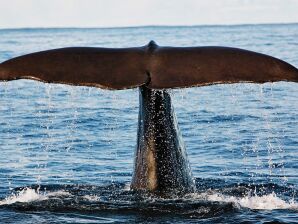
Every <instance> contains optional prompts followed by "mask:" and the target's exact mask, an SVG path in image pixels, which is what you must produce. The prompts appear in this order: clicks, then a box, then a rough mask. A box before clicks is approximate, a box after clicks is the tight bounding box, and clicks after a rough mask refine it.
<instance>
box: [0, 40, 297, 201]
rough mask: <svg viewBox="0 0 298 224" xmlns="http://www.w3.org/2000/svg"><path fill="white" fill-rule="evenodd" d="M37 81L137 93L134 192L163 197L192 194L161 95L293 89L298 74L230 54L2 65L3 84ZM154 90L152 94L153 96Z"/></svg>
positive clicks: (60, 52)
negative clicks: (203, 89) (233, 88)
mask: <svg viewBox="0 0 298 224" xmlns="http://www.w3.org/2000/svg"><path fill="white" fill-rule="evenodd" d="M15 79H34V80H39V81H42V82H49V83H63V84H69V85H85V86H95V87H100V88H106V89H115V90H116V89H127V88H135V87H140V113H139V127H138V140H137V149H136V157H135V170H134V175H133V179H132V183H131V187H132V189H135V190H145V191H149V192H153V193H156V194H159V193H160V194H162V195H166V194H168V193H170V194H180V193H187V192H192V191H194V189H195V186H194V183H193V180H192V176H191V172H190V169H189V164H188V160H187V156H186V152H185V148H184V146H183V142H182V139H181V136H180V133H179V129H178V125H177V122H176V119H175V114H174V111H173V107H172V105H171V98H170V95H169V94H168V92H167V91H166V90H163V89H165V88H182V87H190V86H204V85H212V84H219V83H237V82H254V83H264V82H276V81H291V82H298V69H297V68H295V67H294V66H292V65H290V64H288V63H287V62H284V61H282V60H280V59H277V58H274V57H271V56H268V55H264V54H260V53H256V52H252V51H247V50H242V49H237V48H228V47H159V46H158V45H156V43H154V42H153V41H151V42H150V43H149V44H148V45H146V46H143V47H135V48H121V49H116V48H81V47H76V48H62V49H54V50H48V51H42V52H37V53H32V54H28V55H24V56H20V57H17V58H13V59H10V60H8V61H5V62H3V63H1V64H0V80H3V81H5V80H6V81H9V80H15ZM154 89H156V90H154Z"/></svg>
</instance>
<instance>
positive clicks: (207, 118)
mask: <svg viewBox="0 0 298 224" xmlns="http://www.w3.org/2000/svg"><path fill="white" fill-rule="evenodd" d="M150 40H154V41H156V42H157V44H159V45H162V46H230V47H238V48H244V49H248V50H252V51H257V52H261V53H265V54H269V55H271V56H274V57H278V58H280V59H282V60H285V61H287V62H289V63H291V64H292V65H294V66H296V67H298V24H275V25H269V24H268V25H234V26H190V27H184V26H179V27H175V26H173V27H167V26H148V27H128V28H90V29H79V28H67V29H66V28H65V29H62V28H59V29H54V28H52V29H47V28H36V29H2V30H0V62H2V61H5V60H7V59H10V58H12V57H16V56H19V55H23V54H26V53H31V52H35V51H41V50H47V49H52V48H60V47H69V46H89V47H135V46H143V45H146V44H147V43H148V42H149V41H150ZM297 87H298V84H297V83H290V82H289V83H287V82H278V83H265V84H248V83H246V84H244V83H242V84H224V85H213V86H205V87H195V88H186V89H175V90H170V92H171V96H172V99H173V105H174V107H175V111H176V115H177V118H178V123H179V126H180V129H181V132H182V135H183V139H184V142H185V145H186V149H187V153H188V158H189V161H190V165H191V169H192V173H193V175H194V177H195V182H196V186H197V192H195V193H192V194H187V195H185V196H183V197H176V198H170V199H163V198H158V197H154V196H152V195H151V196H149V195H140V194H136V193H135V192H132V191H131V190H130V188H129V186H130V181H131V177H132V171H133V158H134V150H135V147H136V138H137V118H138V100H139V99H138V95H139V93H138V89H130V90H119V91H110V90H102V89H97V88H93V87H81V86H80V87H78V86H67V85H62V84H45V83H41V82H37V81H32V80H17V81H11V82H0V183H1V184H0V223H22V224H25V223H298V196H297V193H298V173H297V171H298V165H297V164H298V129H297V128H298V103H297V96H298V88H297Z"/></svg>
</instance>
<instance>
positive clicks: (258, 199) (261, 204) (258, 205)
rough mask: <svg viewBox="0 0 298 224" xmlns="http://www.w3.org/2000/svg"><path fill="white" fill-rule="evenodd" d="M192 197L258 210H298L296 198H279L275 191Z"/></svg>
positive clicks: (194, 195)
mask: <svg viewBox="0 0 298 224" xmlns="http://www.w3.org/2000/svg"><path fill="white" fill-rule="evenodd" d="M191 197H192V198H196V199H203V200H206V201H211V202H224V203H233V204H234V205H236V207H238V208H249V209H256V210H275V209H290V210H297V211H298V203H297V202H295V200H294V199H291V200H289V201H286V200H283V199H281V198H279V197H278V196H277V195H276V194H275V193H274V192H272V193H271V194H267V195H262V196H258V195H247V196H245V197H235V196H228V195H223V194H220V193H211V194H207V193H202V194H193V195H192V196H191Z"/></svg>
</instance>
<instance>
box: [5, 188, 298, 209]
mask: <svg viewBox="0 0 298 224" xmlns="http://www.w3.org/2000/svg"><path fill="white" fill-rule="evenodd" d="M68 196H71V194H70V193H69V192H67V191H65V190H58V191H54V192H40V191H39V190H38V189H37V190H36V189H32V188H29V187H28V188H24V189H23V190H21V191H19V192H17V193H14V194H12V195H11V196H8V197H7V198H5V199H4V200H1V201H0V206H1V205H10V204H13V203H17V202H22V203H30V202H34V201H44V200H48V199H52V198H55V197H62V198H61V199H62V200H63V197H68ZM83 198H84V199H85V200H87V201H89V202H91V203H92V202H98V201H100V196H98V195H88V194H87V195H84V196H83ZM185 198H186V199H187V200H186V201H189V200H191V201H196V200H198V201H202V200H203V201H207V202H221V203H233V204H234V205H235V206H236V207H237V208H239V209H240V208H249V209H255V210H275V209H288V210H297V211H298V203H297V202H295V200H294V199H291V200H289V201H286V200H284V199H282V198H280V197H278V196H277V195H276V194H275V193H274V192H272V193H270V194H267V195H262V196H258V195H248V196H244V197H236V196H229V195H224V194H221V193H216V192H211V193H210V192H208V193H193V194H188V195H186V197H185ZM152 199H153V198H151V199H150V201H152ZM153 201H154V199H153ZM162 201H163V202H164V203H166V202H167V200H162Z"/></svg>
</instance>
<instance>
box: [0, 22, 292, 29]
mask: <svg viewBox="0 0 298 224" xmlns="http://www.w3.org/2000/svg"><path fill="white" fill-rule="evenodd" d="M264 25H269V26H270V25H298V22H276V23H275V22H273V23H239V24H237V23H235V24H196V25H181V24H180V25H135V26H90V27H88V26H86V27H83V26H82V27H81V26H48V27H46V26H45V27H39V26H36V27H34V26H32V27H31V26H28V27H0V30H24V29H130V28H153V27H165V28H167V27H168V28H174V27H217V26H223V27H224V26H264Z"/></svg>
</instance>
